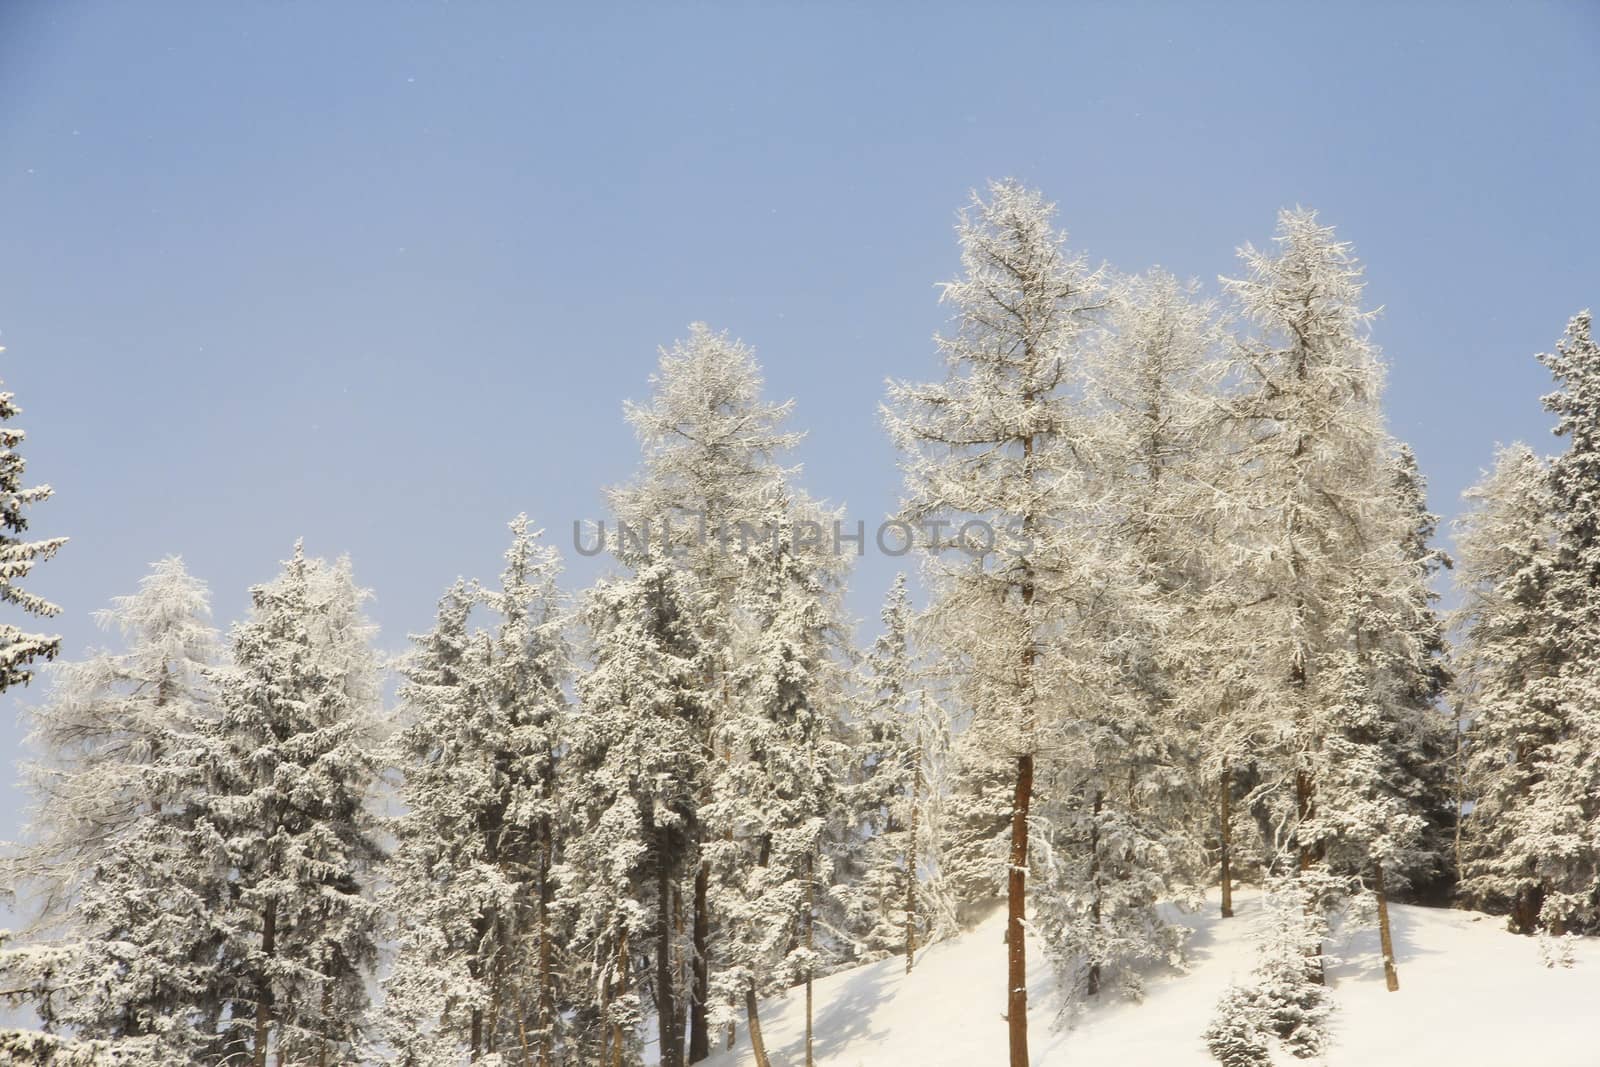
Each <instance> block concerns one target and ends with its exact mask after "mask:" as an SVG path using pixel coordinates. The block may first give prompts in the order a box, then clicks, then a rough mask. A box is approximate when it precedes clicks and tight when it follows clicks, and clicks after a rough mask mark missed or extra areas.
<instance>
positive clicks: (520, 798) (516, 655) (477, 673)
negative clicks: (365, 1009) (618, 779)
mask: <svg viewBox="0 0 1600 1067" xmlns="http://www.w3.org/2000/svg"><path fill="white" fill-rule="evenodd" d="M510 529H511V546H510V547H509V548H508V549H507V551H506V556H505V562H506V567H505V570H504V572H503V574H502V576H501V581H500V585H499V588H498V589H494V590H487V589H483V588H481V587H478V586H472V585H468V584H466V583H460V582H458V583H457V584H456V585H455V586H453V587H452V588H451V589H450V590H449V591H448V592H447V593H446V594H445V596H444V598H443V600H442V601H441V602H440V606H439V616H438V621H437V623H436V624H435V626H434V629H433V631H432V632H430V633H428V634H426V635H424V636H422V637H420V638H418V639H417V640H416V648H415V649H414V651H413V654H412V656H411V657H410V659H409V660H408V661H407V662H406V664H405V667H404V674H405V678H406V681H405V684H404V685H403V686H402V687H401V690H400V697H401V701H402V708H401V714H402V715H403V716H404V718H405V719H406V723H405V726H404V728H403V729H402V731H401V732H400V733H399V734H398V736H397V737H396V740H395V742H394V744H393V746H392V747H393V751H394V755H395V762H396V764H397V766H398V768H399V769H400V771H401V774H402V786H401V799H402V800H403V802H404V803H405V805H406V808H407V810H406V812H405V814H404V815H402V816H401V817H400V818H399V819H398V820H397V821H396V823H395V827H394V831H395V837H396V849H395V854H394V857H393V859H392V860H391V862H390V872H391V874H390V879H391V883H392V884H391V887H390V888H389V889H388V891H387V892H386V899H385V902H386V905H387V906H386V909H385V910H386V911H387V912H388V913H389V914H390V915H392V916H393V917H394V919H395V921H396V923H397V928H396V935H397V941H398V953H397V956H396V961H395V966H394V968H393V970H392V971H391V973H390V975H389V977H388V978H387V979H386V980H385V989H386V991H387V993H388V996H389V1000H388V1002H387V1003H386V1005H385V1007H384V1010H383V1011H382V1012H381V1013H380V1014H379V1016H378V1019H379V1022H380V1029H381V1030H382V1031H383V1032H384V1033H385V1034H386V1044H387V1045H388V1047H389V1049H390V1051H391V1055H392V1056H393V1057H394V1058H395V1059H396V1060H397V1061H398V1062H400V1063H407V1064H411V1063H414V1064H419V1065H421V1064H434V1063H439V1064H443V1063H455V1062H459V1060H460V1059H461V1058H462V1057H463V1056H470V1057H472V1058H474V1059H481V1058H483V1057H485V1056H492V1055H497V1054H498V1055H503V1056H510V1057H523V1058H526V1059H527V1060H528V1062H530V1063H538V1064H541V1065H545V1067H548V1065H549V1064H550V1063H552V1062H554V1060H555V1058H556V1056H557V1049H558V1046H559V1045H560V1043H561V1041H562V1040H563V1034H562V1031H561V1020H562V1017H563V1011H562V1009H563V1008H564V1006H565V1000H564V998H563V993H562V990H561V988H560V986H561V983H560V978H561V975H562V972H563V959H562V957H563V955H564V951H565V949H564V945H565V941H566V935H565V932H564V930H563V929H562V927H561V925H560V923H559V922H558V917H557V914H556V909H555V892H556V886H555V881H554V870H555V868H556V866H557V864H558V863H559V862H560V853H559V849H560V846H561V844H562V841H563V839H564V836H565V835H564V832H563V831H564V823H563V821H562V819H561V817H560V811H559V806H558V800H557V783H556V774H557V772H558V767H557V758H558V754H559V751H560V749H561V747H562V744H563V742H562V740H561V737H560V732H561V730H562V728H563V724H564V721H565V719H566V714H567V712H566V701H565V697H564V692H563V687H564V686H565V684H566V681H567V679H568V677H569V674H570V669H569V656H568V650H567V646H566V641H565V637H564V633H563V630H564V627H565V624H566V619H565V616H564V614H563V612H562V610H561V597H560V594H559V593H558V591H557V589H556V579H557V577H558V575H559V573H560V562H559V559H558V556H557V554H556V552H555V550H554V549H553V548H551V547H549V546H547V545H543V544H541V543H540V540H539V537H540V535H539V532H538V531H535V530H532V529H531V528H530V526H529V523H528V520H527V518H526V516H518V517H517V518H516V519H515V520H513V521H512V523H511V525H510ZM475 606H481V607H483V608H484V609H486V610H487V611H488V612H489V613H490V614H491V615H492V616H493V617H494V618H495V620H496V625H495V628H494V630H493V631H492V632H482V631H474V630H472V629H471V628H470V626H469V618H470V614H471V612H472V610H473V608H474V607H475Z"/></svg>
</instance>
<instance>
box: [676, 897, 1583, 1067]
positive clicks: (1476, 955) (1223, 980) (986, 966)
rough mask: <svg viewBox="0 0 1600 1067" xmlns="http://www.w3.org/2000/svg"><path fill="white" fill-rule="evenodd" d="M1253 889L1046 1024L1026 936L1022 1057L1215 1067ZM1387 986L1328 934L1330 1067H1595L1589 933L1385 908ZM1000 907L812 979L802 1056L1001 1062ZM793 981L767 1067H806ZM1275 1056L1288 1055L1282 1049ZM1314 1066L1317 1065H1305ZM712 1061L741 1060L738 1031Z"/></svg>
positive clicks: (767, 1020)
mask: <svg viewBox="0 0 1600 1067" xmlns="http://www.w3.org/2000/svg"><path fill="white" fill-rule="evenodd" d="M1258 904H1259V898H1258V897H1256V896H1255V895H1254V894H1252V893H1241V894H1239V895H1238V897H1237V899H1236V911H1237V914H1236V916H1235V917H1234V918H1232V919H1226V920H1224V919H1220V918H1218V917H1217V914H1216V912H1217V909H1216V902H1215V896H1214V895H1213V897H1212V899H1211V901H1210V902H1209V906H1208V908H1207V909H1206V910H1205V911H1204V912H1202V913H1198V914H1193V915H1187V916H1183V917H1181V920H1180V921H1182V922H1183V923H1184V924H1185V925H1187V926H1189V927H1190V928H1191V929H1192V930H1193V935H1192V937H1191V938H1190V941H1189V948H1190V960H1189V970H1188V973H1187V974H1177V973H1169V974H1166V975H1160V976H1152V977H1151V978H1150V980H1149V982H1148V985H1147V989H1146V995H1145V998H1144V1000H1143V1001H1142V1002H1141V1003H1133V1002H1130V1001H1126V1000H1115V999H1113V1000H1110V1001H1109V1002H1107V1003H1106V1004H1104V1005H1101V1006H1099V1007H1097V1008H1094V1009H1090V1010H1089V1011H1088V1012H1086V1013H1083V1014H1081V1015H1080V1016H1078V1018H1077V1020H1076V1022H1075V1024H1073V1025H1070V1026H1066V1027H1059V1026H1052V1025H1051V1022H1052V1019H1051V1015H1052V1008H1053V1005H1054V1004H1055V998H1054V997H1053V996H1052V989H1051V986H1052V983H1051V982H1050V980H1049V975H1048V974H1047V967H1046V964H1045V962H1044V960H1043V954H1042V953H1041V952H1039V951H1038V950H1037V949H1035V948H1034V947H1033V945H1032V944H1030V946H1029V951H1030V957H1029V962H1030V965H1031V967H1032V975H1033V979H1032V981H1031V982H1030V984H1029V998H1030V1001H1031V1003H1032V1004H1033V1010H1032V1015H1031V1018H1030V1024H1031V1025H1030V1050H1031V1052H1032V1053H1033V1063H1034V1064H1035V1067H1069V1065H1071V1067H1078V1065H1088V1064H1094V1065H1101V1064H1110V1065H1114V1067H1207V1065H1211V1067H1215V1061H1213V1060H1212V1059H1211V1058H1210V1056H1209V1055H1208V1054H1207V1052H1206V1049H1205V1046H1204V1045H1203V1044H1202V1043H1201V1040H1200V1034H1201V1032H1202V1031H1203V1030H1204V1029H1205V1026H1206V1024H1207V1022H1208V1021H1209V1020H1210V1018H1211V1015H1212V1009H1213V1007H1214V1006H1215V1004H1216V1002H1217V998H1218V997H1219V996H1220V995H1221V993H1222V991H1223V990H1224V989H1225V988H1226V987H1227V986H1228V984H1229V983H1230V982H1232V981H1233V980H1234V979H1235V978H1240V979H1242V978H1244V977H1246V976H1247V975H1248V973H1249V971H1250V970H1251V968H1252V966H1253V964H1254V958H1255V954H1254V949H1253V947H1252V945H1251V939H1250V931H1251V929H1252V921H1253V919H1254V917H1255V915H1256V909H1257V907H1258ZM1391 918H1392V921H1393V924H1394V933H1395V955H1396V960H1397V962H1398V965H1399V970H1400V991H1399V992H1397V993H1389V992H1387V991H1386V990H1385V989H1384V984H1383V971H1382V967H1381V963H1380V960H1379V956H1378V946H1377V931H1376V929H1375V928H1370V927H1367V928H1360V929H1352V930H1350V931H1349V933H1348V934H1339V933H1336V934H1335V936H1334V937H1333V938H1332V939H1331V940H1330V942H1329V945H1328V953H1329V955H1330V956H1332V957H1337V958H1338V959H1340V960H1341V961H1342V962H1340V963H1338V964H1336V965H1333V966H1331V967H1330V968H1329V980H1330V984H1331V985H1332V987H1333V995H1334V999H1335V1003H1336V1014H1335V1016H1334V1019H1333V1022H1332V1031H1333V1042H1332V1048H1331V1049H1330V1051H1329V1054H1328V1056H1327V1058H1326V1059H1325V1060H1324V1061H1321V1062H1324V1063H1326V1064H1327V1065H1328V1067H1382V1065H1389V1064H1393V1065H1397V1067H1398V1065H1408V1067H1415V1065H1419V1064H1423V1063H1428V1064H1434V1063H1437V1064H1448V1065H1449V1067H1478V1065H1482V1067H1510V1065H1515V1064H1520V1063H1527V1062H1533V1059H1534V1058H1536V1059H1537V1062H1538V1063H1539V1064H1540V1065H1541V1067H1596V1065H1597V1064H1600V1029H1597V1027H1596V1018H1597V1015H1596V1012H1597V1009H1600V939H1594V938H1589V939H1582V940H1577V941H1575V942H1574V943H1573V948H1572V957H1573V960H1574V962H1573V965H1572V966H1571V967H1570V968H1562V967H1556V968H1553V969H1552V968H1549V967H1546V966H1545V965H1544V964H1543V963H1542V962H1541V960H1540V954H1539V946H1538V943H1537V942H1536V941H1535V940H1534V939H1532V938H1526V937H1518V936H1515V935H1513V934H1510V933H1507V932H1506V930H1505V925H1504V921H1503V920H1502V919H1499V918H1496V917H1494V916H1488V915H1481V914H1478V913H1476V912H1469V911H1452V910H1443V909H1434V908H1418V907H1407V906H1404V905H1397V906H1394V907H1393V908H1392V909H1391ZM1004 929H1005V916H1004V914H1003V913H1001V912H996V913H995V914H993V915H991V916H990V917H989V918H988V919H986V920H985V921H983V922H981V923H979V924H978V925H977V926H976V927H975V928H974V929H972V930H969V931H968V932H966V933H965V934H964V935H962V936H961V937H959V938H956V939H954V940H951V941H947V942H943V943H941V944H936V945H933V946H931V947H929V948H927V949H926V950H924V951H923V952H922V953H921V954H920V955H919V957H918V959H917V965H916V969H915V971H913V972H912V973H911V974H910V975H907V974H906V973H905V963H904V960H901V959H892V960H885V961H883V962H882V963H877V964H873V965H870V966H867V967H861V968H857V969H855V970H852V971H846V972H844V973H841V974H836V975H833V976H831V977H829V978H826V979H823V980H821V981H819V982H817V983H816V1060H817V1063H818V1064H821V1065H826V1067H899V1065H905V1067H957V1065H960V1067H986V1065H996V1064H1004V1063H1005V1060H1006V1027H1005V1022H1004V1020H1003V1019H1002V1017H1001V1013H1002V1011H1003V1008H1004V1000H1005V997H1004V988H1005V970H1006V959H1005V948H1004V945H1003V943H1002V940H1001V939H1002V935H1003V933H1004ZM804 1011H805V1001H804V997H803V996H802V995H801V994H800V991H799V990H796V991H794V992H793V993H791V994H790V995H788V996H786V997H782V998H778V999H775V1000H772V1001H768V1002H767V1003H766V1004H764V1005H763V1009H762V1029H763V1031H764V1034H765V1036H766V1040H767V1050H768V1053H769V1054H770V1056H771V1058H772V1063H773V1067H796V1065H801V1064H803V1063H804V1062H805V1057H804V1046H803V1044H802V1038H803V1027H804ZM1281 1060H1282V1061H1283V1062H1299V1061H1292V1060H1290V1059H1289V1057H1287V1056H1284V1057H1281ZM1313 1062H1316V1061H1313ZM708 1063H709V1065H710V1067H753V1065H754V1063H755V1060H754V1057H752V1056H751V1055H750V1051H749V1046H748V1044H747V1043H746V1035H745V1034H744V1033H743V1032H742V1028H741V1033H740V1035H739V1044H738V1046H737V1047H736V1048H735V1049H733V1050H732V1051H727V1052H722V1053H719V1054H717V1055H715V1056H713V1057H712V1058H711V1059H710V1060H709V1061H708Z"/></svg>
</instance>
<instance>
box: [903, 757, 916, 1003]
mask: <svg viewBox="0 0 1600 1067" xmlns="http://www.w3.org/2000/svg"><path fill="white" fill-rule="evenodd" d="M906 841H907V844H906V973H907V974H910V973H911V965H912V964H913V963H915V962H916V959H917V793H916V791H915V787H913V792H912V794H911V828H910V831H909V833H908V834H907V835H906Z"/></svg>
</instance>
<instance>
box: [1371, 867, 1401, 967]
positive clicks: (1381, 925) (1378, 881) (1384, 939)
mask: <svg viewBox="0 0 1600 1067" xmlns="http://www.w3.org/2000/svg"><path fill="white" fill-rule="evenodd" d="M1372 891H1373V893H1374V895H1376V896H1377V898H1378V944H1379V946H1380V947H1381V948H1382V950H1383V984H1384V985H1386V986H1388V987H1389V992H1391V993H1394V992H1397V991H1399V989H1400V974H1399V972H1397V971H1396V970H1395V967H1394V939H1393V938H1392V937H1391V936H1390V933H1389V896H1388V894H1387V893H1385V892H1384V891H1383V864H1381V863H1379V862H1377V861H1376V860H1374V861H1373V863H1372Z"/></svg>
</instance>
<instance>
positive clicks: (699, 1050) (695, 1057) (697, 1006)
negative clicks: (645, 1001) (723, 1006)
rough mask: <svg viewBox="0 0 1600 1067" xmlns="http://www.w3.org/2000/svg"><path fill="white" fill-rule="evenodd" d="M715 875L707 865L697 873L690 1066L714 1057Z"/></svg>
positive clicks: (695, 877)
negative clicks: (712, 946)
mask: <svg viewBox="0 0 1600 1067" xmlns="http://www.w3.org/2000/svg"><path fill="white" fill-rule="evenodd" d="M710 882H711V871H710V868H709V867H708V866H707V865H706V863H705V861H703V860H702V861H701V863H700V866H699V867H698V869H696V870H695V872H694V973H693V984H692V986H691V988H690V991H689V1062H690V1063H699V1062H700V1061H701V1060H703V1059H706V1058H707V1057H709V1056H710V1055H711V1021H710V1019H709V1018H708V1017H707V1010H708V1008H709V1007H710V1005H709V1004H708V1003H707V1001H708V1000H709V999H710V997H711V960H710V958H709V956H708V953H709V951H710V941H711V910H710V904H709V896H710V892H709V890H710Z"/></svg>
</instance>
